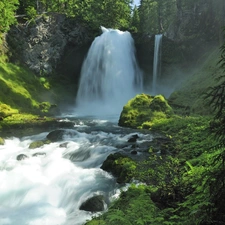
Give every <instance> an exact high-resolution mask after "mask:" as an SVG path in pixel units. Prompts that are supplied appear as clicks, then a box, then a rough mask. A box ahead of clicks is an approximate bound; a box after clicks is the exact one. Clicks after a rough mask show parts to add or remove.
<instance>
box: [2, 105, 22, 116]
mask: <svg viewBox="0 0 225 225" xmlns="http://www.w3.org/2000/svg"><path fill="white" fill-rule="evenodd" d="M17 113H19V111H18V110H17V109H12V108H11V107H10V106H9V105H6V104H2V103H1V102H0V117H3V118H4V117H7V116H10V115H12V114H17Z"/></svg>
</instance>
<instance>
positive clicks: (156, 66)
mask: <svg viewBox="0 0 225 225" xmlns="http://www.w3.org/2000/svg"><path fill="white" fill-rule="evenodd" d="M161 44H162V34H157V35H155V47H154V61H153V80H152V93H153V95H155V94H156V88H157V78H158V76H159V75H160V63H161Z"/></svg>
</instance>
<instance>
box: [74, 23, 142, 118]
mask: <svg viewBox="0 0 225 225" xmlns="http://www.w3.org/2000/svg"><path fill="white" fill-rule="evenodd" d="M141 91H142V74H141V72H140V69H139V67H138V65H137V62H136V58H135V47H134V41H133V38H132V36H131V34H130V33H129V32H127V31H126V32H122V31H120V30H114V29H106V28H104V27H102V34H101V35H100V36H98V37H96V38H95V40H94V41H93V43H92V45H91V47H90V49H89V51H88V55H87V57H86V59H85V61H84V63H83V66H82V70H81V78H80V83H79V88H78V93H77V98H76V112H78V113H82V114H85V115H87V114H90V115H107V114H118V113H120V112H121V110H122V107H123V106H124V105H125V104H126V102H127V101H128V100H129V99H130V98H133V97H134V96H135V95H136V94H137V93H140V92H141Z"/></svg>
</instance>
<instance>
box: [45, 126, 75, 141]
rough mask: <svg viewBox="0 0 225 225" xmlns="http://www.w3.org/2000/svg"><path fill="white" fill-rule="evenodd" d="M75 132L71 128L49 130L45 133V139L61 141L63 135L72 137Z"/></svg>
mask: <svg viewBox="0 0 225 225" xmlns="http://www.w3.org/2000/svg"><path fill="white" fill-rule="evenodd" d="M76 134H77V133H76V131H73V130H62V129H59V130H54V131H52V132H50V133H49V134H48V135H47V137H46V138H47V139H48V140H50V141H51V142H56V141H62V140H63V137H64V135H66V136H67V137H68V136H69V137H73V136H75V135H76Z"/></svg>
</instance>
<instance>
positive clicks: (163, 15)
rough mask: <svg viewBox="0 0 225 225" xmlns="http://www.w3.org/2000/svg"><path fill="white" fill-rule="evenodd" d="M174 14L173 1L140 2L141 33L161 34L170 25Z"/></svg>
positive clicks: (174, 4) (174, 6)
mask: <svg viewBox="0 0 225 225" xmlns="http://www.w3.org/2000/svg"><path fill="white" fill-rule="evenodd" d="M175 13H176V1H175V0H167V1H165V0H142V1H141V5H140V7H139V15H140V30H141V32H143V33H147V34H157V33H163V32H164V31H166V30H167V28H168V27H169V25H170V24H171V22H172V20H173V19H174V16H175Z"/></svg>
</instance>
